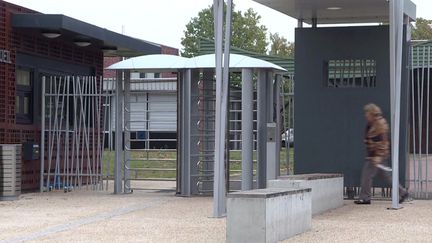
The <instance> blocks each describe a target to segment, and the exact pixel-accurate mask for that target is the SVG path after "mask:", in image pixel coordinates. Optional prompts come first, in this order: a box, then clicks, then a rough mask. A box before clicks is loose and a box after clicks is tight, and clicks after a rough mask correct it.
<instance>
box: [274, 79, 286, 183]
mask: <svg viewBox="0 0 432 243" xmlns="http://www.w3.org/2000/svg"><path fill="white" fill-rule="evenodd" d="M281 83H282V75H279V74H277V75H276V78H275V83H274V98H275V101H274V102H275V103H276V109H275V113H276V114H275V115H276V120H275V122H276V137H275V143H276V158H275V159H276V176H280V150H281V143H282V141H281V136H280V134H281V131H282V127H283V126H282V118H281V111H282V109H281V97H280V96H281ZM287 156H288V155H287Z"/></svg>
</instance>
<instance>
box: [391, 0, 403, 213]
mask: <svg viewBox="0 0 432 243" xmlns="http://www.w3.org/2000/svg"><path fill="white" fill-rule="evenodd" d="M389 11H390V13H389V16H390V103H391V122H392V123H391V124H392V134H391V135H392V136H391V137H392V143H391V145H392V148H391V151H392V167H393V174H392V209H398V208H400V206H399V132H400V107H401V104H400V99H401V68H402V33H403V2H402V1H401V0H392V1H390V8H389Z"/></svg>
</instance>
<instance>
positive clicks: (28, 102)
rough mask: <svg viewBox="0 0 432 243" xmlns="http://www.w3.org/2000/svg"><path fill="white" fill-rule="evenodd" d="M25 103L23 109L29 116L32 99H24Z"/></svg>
mask: <svg viewBox="0 0 432 243" xmlns="http://www.w3.org/2000/svg"><path fill="white" fill-rule="evenodd" d="M23 103H24V104H23V108H24V111H23V113H24V114H26V115H28V114H29V113H30V112H29V108H30V99H29V97H24V102H23Z"/></svg>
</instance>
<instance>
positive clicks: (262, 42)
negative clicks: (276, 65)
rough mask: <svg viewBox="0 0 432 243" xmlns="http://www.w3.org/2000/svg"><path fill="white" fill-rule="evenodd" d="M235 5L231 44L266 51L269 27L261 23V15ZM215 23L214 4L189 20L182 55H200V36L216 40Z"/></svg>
mask: <svg viewBox="0 0 432 243" xmlns="http://www.w3.org/2000/svg"><path fill="white" fill-rule="evenodd" d="M234 7H235V6H234V5H233V14H232V39H231V46H233V47H238V48H241V49H244V50H248V51H253V52H257V53H262V54H264V53H266V52H267V44H268V43H267V41H266V36H267V28H266V27H265V26H264V25H260V23H259V22H260V19H261V16H260V15H259V14H258V13H256V12H255V11H254V10H253V9H251V8H250V9H248V10H247V11H246V12H244V13H243V12H241V11H235V9H234ZM225 9H226V8H225ZM213 23H214V20H213V7H212V6H209V7H208V8H205V9H203V10H201V11H200V12H199V13H198V16H197V17H194V18H192V19H191V21H189V23H188V24H187V25H186V30H185V31H183V32H184V37H183V38H182V40H181V44H182V45H183V51H182V56H186V57H192V56H196V55H198V52H199V38H200V37H204V38H207V39H210V40H214V27H213Z"/></svg>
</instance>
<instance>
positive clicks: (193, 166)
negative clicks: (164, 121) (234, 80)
mask: <svg viewBox="0 0 432 243" xmlns="http://www.w3.org/2000/svg"><path fill="white" fill-rule="evenodd" d="M199 80H200V72H199V71H198V70H190V75H189V77H188V80H187V89H188V90H187V92H188V93H189V95H188V97H189V98H188V99H187V102H189V104H188V108H187V109H186V110H187V111H188V113H186V114H185V115H187V116H188V118H187V119H186V120H187V121H188V122H189V126H188V128H187V129H188V133H187V134H185V135H186V136H188V140H189V151H188V152H189V154H190V156H189V158H188V159H189V170H188V173H189V177H190V179H189V180H190V185H191V187H190V194H192V195H194V194H195V195H196V194H198V187H199V186H198V181H199V180H198V179H199V178H198V177H197V176H194V175H198V174H199V172H198V162H199V160H200V158H199V157H197V156H193V155H197V154H199V146H200V138H199V137H198V136H191V134H199V130H198V125H197V124H198V121H199V120H200V118H199V117H198V116H193V115H192V114H194V115H195V114H199V108H198V101H199V98H195V97H198V96H199V93H200V91H199V87H198V81H199ZM190 97H194V98H193V99H191V98H190ZM207 174H208V173H203V174H201V176H203V177H201V178H206V179H207V178H208V177H207ZM204 181H205V179H204ZM203 183H204V184H206V185H203V186H204V188H205V187H209V186H208V185H207V184H208V182H203Z"/></svg>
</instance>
